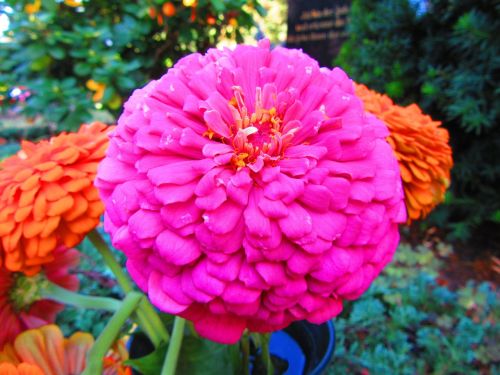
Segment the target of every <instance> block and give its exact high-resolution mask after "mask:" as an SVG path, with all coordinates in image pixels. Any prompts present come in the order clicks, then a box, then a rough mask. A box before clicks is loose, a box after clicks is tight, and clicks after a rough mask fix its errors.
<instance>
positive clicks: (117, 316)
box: [83, 291, 144, 375]
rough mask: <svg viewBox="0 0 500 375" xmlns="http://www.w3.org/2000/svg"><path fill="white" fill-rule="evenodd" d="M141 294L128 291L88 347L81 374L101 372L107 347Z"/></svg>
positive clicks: (139, 300)
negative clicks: (92, 343)
mask: <svg viewBox="0 0 500 375" xmlns="http://www.w3.org/2000/svg"><path fill="white" fill-rule="evenodd" d="M143 297H144V296H143V295H142V294H141V293H138V292H133V291H132V292H129V293H128V294H127V296H126V297H125V299H124V300H123V302H122V304H121V307H120V309H119V310H118V311H116V312H115V313H114V315H113V316H112V317H111V319H110V320H109V322H108V324H107V325H106V327H105V328H104V330H103V331H102V332H101V334H100V335H99V337H98V338H97V340H96V342H95V343H94V345H93V346H92V348H91V349H90V351H89V353H88V355H87V366H86V368H85V371H84V372H83V375H94V374H102V373H103V372H102V367H103V359H104V357H105V356H106V354H107V353H108V351H109V348H111V346H112V345H113V343H114V342H115V341H116V339H117V338H118V335H119V334H120V330H121V328H122V327H123V325H124V324H125V322H126V321H127V319H128V318H129V317H130V315H132V314H133V312H134V311H135V309H136V308H137V307H138V305H139V303H140V302H141V300H142V299H143Z"/></svg>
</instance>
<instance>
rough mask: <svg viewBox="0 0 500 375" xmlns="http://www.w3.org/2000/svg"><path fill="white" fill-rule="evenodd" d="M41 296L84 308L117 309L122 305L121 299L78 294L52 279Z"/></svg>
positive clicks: (43, 289)
mask: <svg viewBox="0 0 500 375" xmlns="http://www.w3.org/2000/svg"><path fill="white" fill-rule="evenodd" d="M41 296H42V297H43V298H47V299H51V300H53V301H56V302H60V303H63V304H65V305H70V306H74V307H79V308H82V309H101V310H109V311H117V310H119V309H120V307H121V305H122V303H121V301H119V300H117V299H114V298H109V297H96V296H86V295H83V294H78V293H75V292H72V291H71V290H67V289H64V288H61V287H60V286H59V285H56V284H54V283H52V282H50V281H47V283H46V284H45V286H44V287H43V288H42V290H41Z"/></svg>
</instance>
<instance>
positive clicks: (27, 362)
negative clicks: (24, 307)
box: [0, 324, 132, 375]
mask: <svg viewBox="0 0 500 375" xmlns="http://www.w3.org/2000/svg"><path fill="white" fill-rule="evenodd" d="M93 344H94V338H93V337H92V335H91V334H89V333H86V332H76V333H74V334H73V335H71V336H70V337H69V338H65V337H64V336H63V334H62V332H61V329H60V328H59V327H58V326H56V325H53V324H51V325H46V326H43V327H40V328H37V329H31V330H28V331H25V332H23V333H21V334H20V335H18V336H17V337H16V340H15V341H14V344H13V345H8V346H7V347H6V348H4V350H3V352H0V374H4V373H3V372H1V371H2V366H4V367H3V368H8V367H7V366H9V365H10V367H11V368H12V367H14V366H18V369H19V368H21V367H22V366H23V365H24V366H31V367H32V368H35V369H40V370H41V372H39V373H38V372H32V373H27V374H33V375H35V374H36V375H38V374H45V375H74V374H81V373H82V372H83V370H84V369H85V365H86V358H87V354H88V352H89V350H90V348H91V347H92V345H93ZM117 345H119V346H120V350H119V351H116V347H117ZM127 359H128V352H127V351H126V349H125V347H124V344H123V342H122V341H119V342H118V343H117V344H116V345H115V350H112V351H110V352H109V353H108V356H107V357H106V358H105V359H104V371H103V374H104V375H115V374H116V375H131V374H132V372H131V370H130V368H129V367H126V366H124V365H123V361H125V360H127ZM18 371H19V370H18ZM19 373H20V374H23V373H22V372H19ZM6 374H9V373H8V372H6ZM13 374H16V373H13Z"/></svg>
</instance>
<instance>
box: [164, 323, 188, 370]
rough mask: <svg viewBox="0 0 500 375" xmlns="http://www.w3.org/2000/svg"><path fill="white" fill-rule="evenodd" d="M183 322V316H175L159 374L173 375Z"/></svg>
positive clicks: (181, 336) (182, 332)
mask: <svg viewBox="0 0 500 375" xmlns="http://www.w3.org/2000/svg"><path fill="white" fill-rule="evenodd" d="M185 324H186V321H185V320H184V319H183V318H181V317H179V316H176V317H175V320H174V330H173V332H172V337H171V338H170V343H169V344H168V351H167V356H166V357H165V362H163V368H162V369H161V375H175V369H176V368H177V359H178V358H179V353H180V351H181V345H182V338H183V337H184V325H185Z"/></svg>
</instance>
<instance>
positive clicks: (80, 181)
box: [0, 122, 111, 274]
mask: <svg viewBox="0 0 500 375" xmlns="http://www.w3.org/2000/svg"><path fill="white" fill-rule="evenodd" d="M110 129H111V127H108V126H106V125H105V124H102V123H99V122H94V123H92V124H90V125H83V126H82V127H81V128H80V130H79V131H78V132H77V133H62V134H60V135H58V136H57V137H53V138H51V139H50V140H43V141H41V142H39V143H31V142H26V141H25V142H23V143H22V145H21V147H22V148H21V150H20V151H19V152H18V153H17V154H16V155H14V156H11V157H9V158H7V159H5V160H4V161H3V162H2V163H0V238H1V242H0V266H2V265H3V266H4V267H5V268H7V269H8V270H10V271H22V272H25V273H26V274H35V273H37V272H38V271H39V270H40V266H41V265H42V264H46V263H50V262H52V261H53V259H54V254H53V250H54V249H55V248H56V247H57V246H58V245H59V244H60V243H63V244H64V245H66V246H67V247H73V246H75V245H76V244H78V243H79V242H80V241H81V240H82V239H83V237H84V236H85V234H86V233H87V232H89V231H90V230H92V229H93V228H94V227H96V226H97V224H98V223H99V217H100V215H101V214H102V212H103V209H104V207H103V204H102V203H101V201H100V199H99V195H98V193H97V190H96V189H95V188H94V186H93V181H94V177H95V174H96V171H97V164H98V163H99V161H100V160H101V159H102V158H103V157H104V153H105V151H106V148H107V147H108V137H107V134H108V132H109V130H110Z"/></svg>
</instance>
